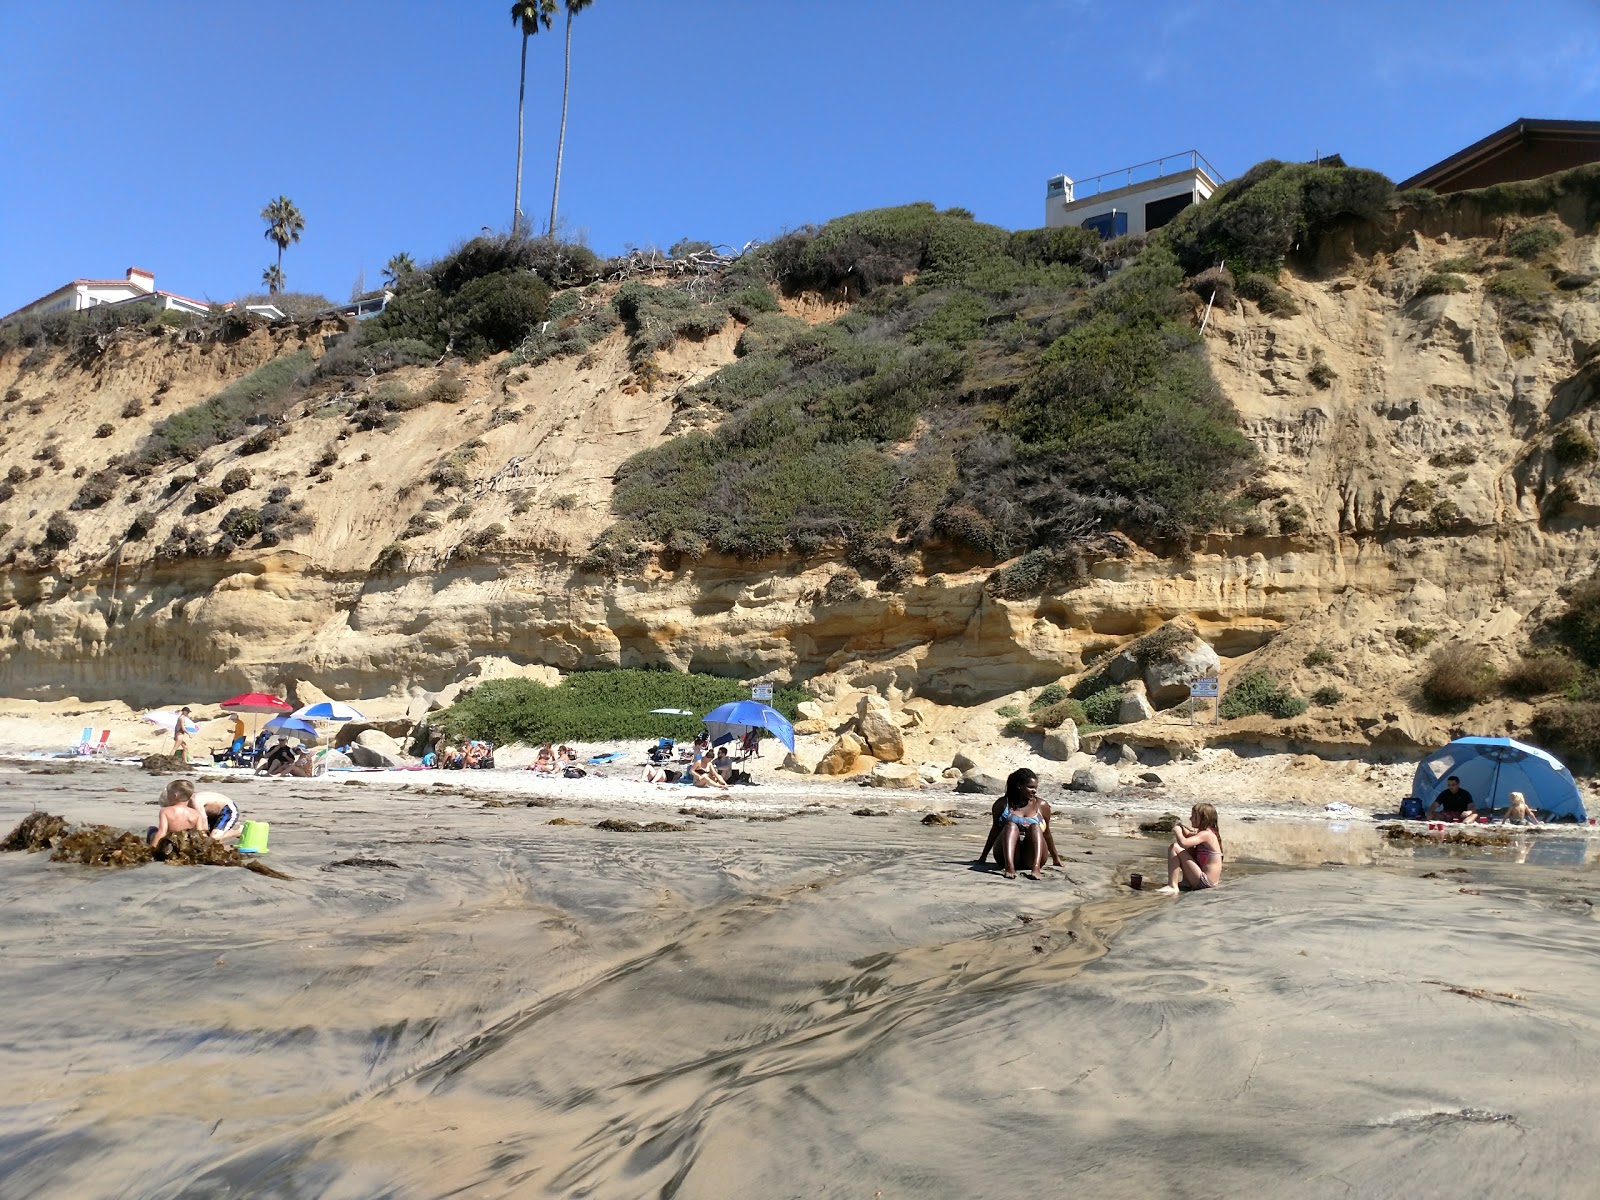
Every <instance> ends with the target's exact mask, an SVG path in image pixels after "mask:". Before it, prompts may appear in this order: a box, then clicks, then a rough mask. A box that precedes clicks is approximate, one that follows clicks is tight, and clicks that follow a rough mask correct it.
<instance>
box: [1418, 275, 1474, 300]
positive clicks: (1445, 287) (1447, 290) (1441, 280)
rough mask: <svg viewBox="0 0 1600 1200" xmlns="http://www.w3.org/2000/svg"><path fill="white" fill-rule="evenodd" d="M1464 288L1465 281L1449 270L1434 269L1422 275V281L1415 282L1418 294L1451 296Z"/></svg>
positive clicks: (1464, 289)
mask: <svg viewBox="0 0 1600 1200" xmlns="http://www.w3.org/2000/svg"><path fill="white" fill-rule="evenodd" d="M1466 290H1467V281H1466V280H1465V279H1463V278H1461V276H1459V275H1456V274H1453V273H1452V272H1449V271H1435V272H1434V273H1433V274H1431V275H1424V276H1423V277H1422V282H1421V283H1419V284H1417V295H1419V296H1453V295H1455V294H1456V293H1457V292H1464V291H1466Z"/></svg>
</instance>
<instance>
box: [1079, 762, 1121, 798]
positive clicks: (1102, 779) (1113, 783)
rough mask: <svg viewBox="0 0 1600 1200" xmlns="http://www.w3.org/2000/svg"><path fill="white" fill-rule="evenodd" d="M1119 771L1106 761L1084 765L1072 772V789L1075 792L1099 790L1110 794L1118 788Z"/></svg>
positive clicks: (1104, 793) (1103, 793)
mask: <svg viewBox="0 0 1600 1200" xmlns="http://www.w3.org/2000/svg"><path fill="white" fill-rule="evenodd" d="M1118 782H1119V781H1118V778H1117V772H1116V770H1115V769H1114V768H1112V767H1108V766H1106V765H1105V764H1104V763H1096V764H1095V765H1094V766H1092V767H1083V768H1082V769H1080V770H1077V771H1074V772H1073V773H1072V784H1071V787H1072V790H1073V791H1075V792H1098V793H1100V794H1101V795H1109V794H1110V793H1112V792H1114V791H1116V790H1117V785H1118Z"/></svg>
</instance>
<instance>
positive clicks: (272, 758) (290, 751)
mask: <svg viewBox="0 0 1600 1200" xmlns="http://www.w3.org/2000/svg"><path fill="white" fill-rule="evenodd" d="M294 762H295V749H294V747H293V746H291V745H289V739H288V737H287V736H285V735H284V734H281V733H280V734H279V735H278V744H277V745H276V746H274V747H273V748H272V749H271V750H268V751H267V753H266V755H265V757H263V758H262V759H261V761H260V762H258V763H257V764H256V774H257V775H287V774H288V773H289V770H290V768H291V767H293V766H294Z"/></svg>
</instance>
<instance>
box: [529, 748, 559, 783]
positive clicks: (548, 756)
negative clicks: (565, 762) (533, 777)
mask: <svg viewBox="0 0 1600 1200" xmlns="http://www.w3.org/2000/svg"><path fill="white" fill-rule="evenodd" d="M558 765H559V764H557V762H556V752H555V750H554V749H553V748H552V747H551V745H550V743H549V742H546V743H545V744H544V745H542V746H540V747H539V753H538V754H537V755H535V756H534V759H533V762H532V763H530V764H529V766H528V770H530V771H537V772H538V773H539V774H541V775H553V774H555V771H556V768H557V766H558Z"/></svg>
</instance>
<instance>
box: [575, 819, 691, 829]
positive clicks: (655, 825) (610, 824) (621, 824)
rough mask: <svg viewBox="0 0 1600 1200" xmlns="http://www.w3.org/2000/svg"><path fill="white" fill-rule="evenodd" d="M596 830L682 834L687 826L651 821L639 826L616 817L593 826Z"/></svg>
mask: <svg viewBox="0 0 1600 1200" xmlns="http://www.w3.org/2000/svg"><path fill="white" fill-rule="evenodd" d="M595 828H596V829H609V830H610V831H611V832H612V833H684V832H687V830H688V829H689V826H687V825H674V824H673V823H672V822H671V821H651V822H649V823H647V824H644V825H641V824H639V822H637V821H624V820H621V819H619V818H617V817H607V818H606V819H605V820H604V821H600V822H598V823H596V825H595Z"/></svg>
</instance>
